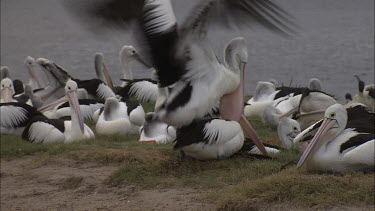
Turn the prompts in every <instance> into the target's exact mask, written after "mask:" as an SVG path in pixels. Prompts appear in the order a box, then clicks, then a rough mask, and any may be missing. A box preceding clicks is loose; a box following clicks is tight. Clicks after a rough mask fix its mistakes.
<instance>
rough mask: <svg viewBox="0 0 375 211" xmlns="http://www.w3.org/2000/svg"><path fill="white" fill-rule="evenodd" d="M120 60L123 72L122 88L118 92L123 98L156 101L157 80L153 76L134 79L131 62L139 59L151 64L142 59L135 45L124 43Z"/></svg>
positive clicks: (145, 64)
mask: <svg viewBox="0 0 375 211" xmlns="http://www.w3.org/2000/svg"><path fill="white" fill-rule="evenodd" d="M120 61H121V67H122V72H123V77H124V78H123V79H121V80H122V81H123V83H122V85H121V88H120V89H119V90H118V91H117V92H116V94H117V95H119V96H121V97H122V98H126V99H128V98H129V97H135V98H136V99H137V100H138V101H141V102H156V100H157V97H158V85H157V81H156V80H153V79H151V78H141V79H134V78H133V72H132V70H131V63H132V62H134V61H138V62H139V63H141V64H143V65H144V66H145V67H147V68H150V66H149V65H148V64H147V63H146V62H145V61H144V60H143V59H142V57H141V56H140V55H139V53H138V52H137V51H136V49H135V48H134V47H133V46H128V45H124V46H123V47H122V48H121V50H120Z"/></svg>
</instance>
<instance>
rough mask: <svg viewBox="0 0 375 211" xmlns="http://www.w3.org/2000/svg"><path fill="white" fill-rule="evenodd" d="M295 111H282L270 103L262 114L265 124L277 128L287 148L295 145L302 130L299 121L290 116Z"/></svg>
mask: <svg viewBox="0 0 375 211" xmlns="http://www.w3.org/2000/svg"><path fill="white" fill-rule="evenodd" d="M293 112H294V109H292V110H291V111H289V112H286V113H282V112H281V111H280V110H279V109H277V108H276V107H274V106H272V105H269V106H267V107H266V109H265V110H264V113H263V116H262V120H263V122H264V123H265V124H267V125H269V126H270V127H271V128H277V134H278V136H279V139H280V141H281V143H282V144H283V146H284V147H286V148H287V149H290V148H292V147H293V140H294V138H295V137H296V136H297V135H298V134H299V133H300V132H301V128H300V125H299V123H298V122H297V121H296V120H294V119H291V118H289V116H290V115H291V113H293Z"/></svg>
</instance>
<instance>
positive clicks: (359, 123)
mask: <svg viewBox="0 0 375 211" xmlns="http://www.w3.org/2000/svg"><path fill="white" fill-rule="evenodd" d="M344 107H345V106H344ZM346 112H347V115H348V121H347V122H348V123H347V124H346V129H348V128H349V129H353V130H354V131H356V132H358V133H373V132H374V131H375V124H366V122H374V121H375V115H374V114H371V113H370V112H369V110H368V108H367V106H365V105H363V104H359V103H357V104H352V106H351V107H348V108H346ZM322 122H323V119H321V120H319V121H317V122H316V123H315V124H313V125H311V126H310V127H308V128H306V129H305V130H304V131H302V132H301V133H300V134H299V135H298V136H297V137H296V138H295V139H294V141H293V143H294V146H296V147H298V148H299V149H300V150H301V151H304V150H305V149H306V147H307V145H308V144H309V143H310V141H311V139H312V138H313V137H314V135H315V134H316V132H317V131H318V129H319V127H320V126H321V125H322Z"/></svg>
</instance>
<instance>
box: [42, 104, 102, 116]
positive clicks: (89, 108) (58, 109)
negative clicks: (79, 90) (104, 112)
mask: <svg viewBox="0 0 375 211" xmlns="http://www.w3.org/2000/svg"><path fill="white" fill-rule="evenodd" d="M63 101H65V100H64V99H61V100H59V101H57V102H54V103H53V104H54V105H56V104H57V105H56V106H55V107H54V109H53V110H52V112H51V113H49V114H48V115H46V116H48V117H49V118H54V119H60V118H67V117H70V116H71V112H72V110H71V108H70V104H69V102H63ZM60 102H62V103H60ZM78 104H79V107H80V110H81V112H82V116H83V119H84V120H85V121H86V120H92V119H93V115H94V112H95V111H96V110H98V109H101V108H102V107H104V101H102V100H95V99H79V100H78Z"/></svg>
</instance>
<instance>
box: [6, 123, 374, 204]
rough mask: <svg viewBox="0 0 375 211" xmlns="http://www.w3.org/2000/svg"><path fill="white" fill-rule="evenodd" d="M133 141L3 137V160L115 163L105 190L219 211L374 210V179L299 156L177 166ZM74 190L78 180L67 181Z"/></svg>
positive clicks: (171, 157)
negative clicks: (155, 193)
mask: <svg viewBox="0 0 375 211" xmlns="http://www.w3.org/2000/svg"><path fill="white" fill-rule="evenodd" d="M251 122H252V124H253V126H254V127H255V128H256V129H257V131H258V134H259V135H260V136H261V138H262V139H263V140H264V141H265V142H267V143H272V144H279V142H278V141H277V135H276V133H275V132H273V131H272V130H270V129H269V128H266V127H264V126H263V124H261V123H260V120H258V119H253V120H252V121H251ZM137 138H138V137H136V136H128V137H124V136H111V137H108V136H98V137H97V139H96V140H90V141H85V142H79V143H71V144H55V145H41V144H30V143H28V142H26V141H24V140H21V139H19V138H17V137H14V136H1V147H0V149H1V158H2V159H6V160H9V159H16V158H20V157H23V156H25V155H34V157H36V159H41V158H43V162H48V159H50V158H53V157H55V156H59V157H61V156H65V157H67V158H70V159H74V160H79V161H82V162H96V163H99V164H102V165H106V164H116V165H118V166H119V169H118V170H117V171H116V172H115V173H113V174H112V175H111V176H110V177H109V178H107V180H106V183H107V184H108V185H109V186H119V187H121V186H126V185H135V186H136V187H138V188H141V189H157V188H193V189H199V190H200V191H202V190H204V191H206V192H207V193H208V195H207V197H204V200H209V201H210V202H213V203H215V204H217V205H218V206H219V207H220V209H223V210H241V209H242V210H251V209H256V208H257V206H258V205H260V204H289V205H293V206H296V207H300V208H301V207H302V208H305V207H314V208H327V207H331V206H341V205H343V206H345V205H350V206H353V205H355V206H373V203H374V191H375V190H374V174H373V173H371V174H363V173H351V174H345V175H332V174H311V173H307V172H304V171H300V170H297V169H296V168H295V162H296V161H297V160H298V157H299V153H298V152H296V151H293V150H291V151H284V152H282V153H280V154H278V155H277V156H275V158H274V159H271V160H254V159H252V158H250V157H233V158H230V159H228V160H220V161H216V160H214V161H195V160H190V161H180V159H179V152H178V151H173V150H172V145H151V144H144V143H139V142H137ZM64 184H66V187H65V186H64V187H63V188H69V189H74V188H75V187H76V186H77V185H78V186H79V184H80V179H79V178H72V179H71V180H69V181H65V183H64Z"/></svg>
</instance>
